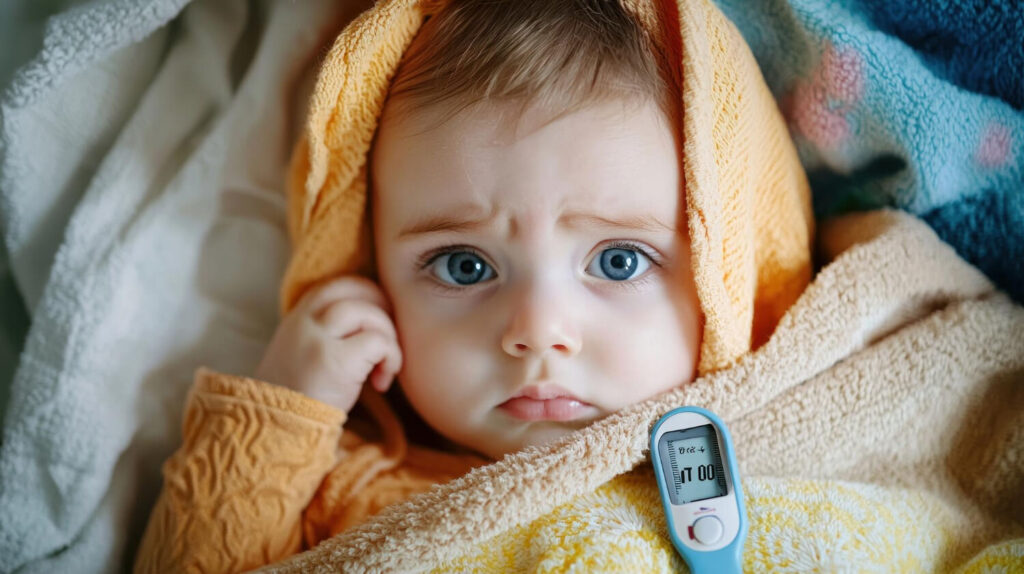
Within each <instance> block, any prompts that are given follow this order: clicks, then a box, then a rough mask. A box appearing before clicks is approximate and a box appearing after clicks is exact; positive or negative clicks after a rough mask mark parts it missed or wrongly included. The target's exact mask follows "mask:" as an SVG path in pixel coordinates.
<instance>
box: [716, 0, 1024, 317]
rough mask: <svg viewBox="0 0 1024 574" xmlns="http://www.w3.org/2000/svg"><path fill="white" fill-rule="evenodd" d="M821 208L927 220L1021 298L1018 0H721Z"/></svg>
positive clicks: (1023, 238) (1021, 26)
mask: <svg viewBox="0 0 1024 574" xmlns="http://www.w3.org/2000/svg"><path fill="white" fill-rule="evenodd" d="M717 2H718V5H719V6H720V7H721V8H722V10H723V11H724V12H725V13H726V14H727V15H728V16H729V18H731V19H732V20H733V22H735V23H736V26H737V28H738V29H739V30H740V32H741V33H742V34H743V35H744V37H745V38H746V40H747V42H748V43H749V44H750V46H751V49H752V50H753V52H754V55H755V56H756V57H757V60H758V63H759V64H760V65H761V69H762V71H763V73H764V75H765V79H766V80H767V82H768V85H769V87H770V88H771V90H772V92H773V94H774V95H775V97H776V98H777V100H778V101H779V104H780V107H781V108H782V110H783V112H784V113H785V115H786V118H787V121H788V122H789V125H790V130H791V132H792V135H793V138H794V141H795V142H796V144H797V149H798V151H799V152H800V157H801V160H802V161H803V163H804V166H805V167H806V168H807V172H808V175H809V178H810V182H811V188H812V189H813V192H814V207H815V213H816V215H818V216H819V217H827V216H830V215H836V214H839V213H843V212H848V211H852V210H860V209H873V208H877V207H883V206H888V207H897V208H901V209H905V210H907V211H909V212H911V213H913V214H915V215H917V216H919V217H921V218H922V219H924V220H925V221H927V222H928V223H929V224H930V225H931V226H932V227H933V228H934V229H935V231H936V232H937V233H938V234H939V236H940V237H942V239H943V240H944V241H946V242H947V243H949V244H950V245H952V246H953V247H954V248H955V249H956V250H957V252H958V253H959V254H960V255H961V256H962V257H964V258H965V259H967V260H968V261H970V262H971V263H972V264H974V265H975V266H977V267H978V268H979V269H981V270H982V271H984V272H985V273H987V274H988V275H989V277H990V278H991V279H992V280H993V281H994V282H995V283H996V284H997V285H999V287H1000V288H1002V289H1003V290H1005V291H1007V292H1008V293H1009V294H1010V295H1011V296H1012V297H1013V298H1014V299H1016V300H1017V301H1018V302H1024V111H1022V108H1024V2H1020V1H1019V0H1003V1H1001V2H1000V1H992V0H960V1H952V2H939V1H935V0H842V1H828V2H826V1H824V0H762V1H758V2H750V1H749V0H717Z"/></svg>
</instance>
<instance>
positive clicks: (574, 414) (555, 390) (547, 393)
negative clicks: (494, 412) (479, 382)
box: [498, 385, 594, 421]
mask: <svg viewBox="0 0 1024 574" xmlns="http://www.w3.org/2000/svg"><path fill="white" fill-rule="evenodd" d="M498 409H500V410H501V411H503V412H504V413H505V414H507V415H509V416H511V417H513V418H517V419H520V420H524V421H572V420H576V419H579V418H583V417H584V416H587V415H590V414H593V413H592V411H593V410H594V407H593V405H591V404H589V403H586V402H583V401H581V400H580V399H578V398H576V397H574V396H573V395H572V394H570V393H569V392H567V391H565V390H563V389H561V388H559V387H557V386H555V385H531V386H528V387H526V388H524V389H523V391H522V392H521V393H519V394H518V395H516V396H514V397H512V398H511V399H509V400H507V401H505V402H503V403H501V404H500V405H498Z"/></svg>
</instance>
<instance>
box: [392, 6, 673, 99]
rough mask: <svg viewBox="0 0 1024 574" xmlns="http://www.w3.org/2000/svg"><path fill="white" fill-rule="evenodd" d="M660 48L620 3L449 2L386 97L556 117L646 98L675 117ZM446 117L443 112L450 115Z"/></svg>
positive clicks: (427, 27)
mask: <svg viewBox="0 0 1024 574" xmlns="http://www.w3.org/2000/svg"><path fill="white" fill-rule="evenodd" d="M666 62H667V58H666V55H665V50H664V49H663V48H662V47H661V46H659V45H657V43H656V42H655V41H654V39H653V38H652V36H651V35H650V34H649V33H648V32H647V30H646V29H645V28H644V27H643V25H642V24H641V22H640V21H639V20H638V19H637V17H636V16H634V15H633V14H632V13H631V12H630V11H629V10H627V9H626V8H625V7H624V6H623V5H622V3H621V1H620V0H451V1H450V2H448V3H447V5H445V6H444V7H443V8H442V9H441V10H440V11H439V12H438V13H437V14H435V15H434V16H432V17H431V18H429V19H428V20H427V21H426V22H425V23H424V24H423V27H422V28H421V30H420V32H419V34H418V35H417V37H416V39H415V40H414V41H413V45H412V46H410V48H409V50H408V52H407V53H406V56H405V59H404V60H403V62H402V64H401V66H400V67H399V69H398V71H397V74H396V77H395V81H394V85H393V86H392V88H391V93H390V97H391V98H392V99H393V100H399V101H401V104H400V105H399V107H400V108H403V109H408V108H422V107H435V106H441V105H444V106H445V107H447V108H448V111H449V112H450V115H454V114H455V113H457V112H458V111H459V110H461V109H464V108H466V107H468V106H471V105H473V104H475V103H477V102H480V101H484V100H489V101H498V102H505V101H510V102H517V103H519V104H521V105H522V106H523V107H524V108H525V107H527V106H529V105H541V106H544V107H545V108H546V109H547V110H549V111H551V112H553V115H554V116H556V117H557V116H560V115H563V114H566V113H571V112H573V111H576V110H578V109H580V108H582V107H584V106H586V105H588V104H591V103H596V102H598V101H603V100H610V99H615V98H617V99H649V100H650V101H653V102H654V103H656V104H658V105H659V106H661V107H662V109H663V110H664V111H665V113H666V115H667V116H668V117H670V118H671V117H674V114H675V111H674V105H675V104H674V102H678V93H679V89H678V86H677V81H676V80H675V78H674V76H673V75H672V74H671V72H669V68H668V66H667V65H666ZM449 117H450V116H449Z"/></svg>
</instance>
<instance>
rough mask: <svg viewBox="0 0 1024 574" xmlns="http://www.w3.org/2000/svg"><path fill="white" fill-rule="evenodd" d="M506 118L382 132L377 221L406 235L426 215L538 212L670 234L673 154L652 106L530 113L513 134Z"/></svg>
mask: <svg viewBox="0 0 1024 574" xmlns="http://www.w3.org/2000/svg"><path fill="white" fill-rule="evenodd" d="M510 113H512V109H510V107H509V106H491V107H479V108H476V109H472V110H467V111H466V113H464V114H460V115H458V116H456V117H452V118H448V119H446V120H445V121H444V122H443V123H441V124H439V125H435V126H431V127H428V128H427V129H424V122H427V123H428V124H429V122H430V121H431V119H432V118H426V119H423V118H405V119H403V118H401V117H399V118H395V119H397V120H398V121H396V122H393V123H391V125H390V126H388V125H382V127H381V131H380V133H379V134H378V140H377V145H376V149H375V153H374V156H373V163H374V165H373V167H372V169H373V176H374V177H373V193H374V197H375V199H374V202H375V212H377V215H378V216H379V215H381V214H386V215H388V217H389V218H397V219H399V220H401V221H402V223H403V226H407V225H408V222H410V221H418V220H422V219H423V218H424V217H425V215H427V214H429V215H430V216H432V217H435V218H437V217H441V216H445V217H449V216H447V215H445V214H450V213H456V214H458V213H468V212H471V211H475V212H476V213H472V214H470V215H471V216H472V217H471V218H472V219H474V220H480V219H481V218H485V217H491V216H493V213H490V214H489V213H487V212H488V211H490V212H506V213H509V214H519V216H518V217H519V218H520V219H524V220H529V219H530V217H528V216H529V214H531V213H537V212H544V213H546V214H547V217H548V218H550V217H551V216H552V214H556V213H557V214H562V213H568V214H581V213H586V214H591V215H595V214H601V218H603V219H614V218H632V219H634V220H636V219H640V218H646V219H647V220H653V219H657V220H659V221H662V222H665V224H666V226H667V227H670V228H672V229H675V228H677V225H676V216H677V213H678V211H679V191H680V177H679V169H678V164H679V162H678V155H677V149H676V145H675V138H674V137H673V134H672V133H671V131H670V130H669V128H668V125H667V122H665V121H664V118H663V116H662V114H661V112H660V108H658V107H657V106H656V105H654V104H641V105H624V104H622V103H620V102H610V103H607V104H605V105H594V106H590V107H587V108H584V109H581V110H579V111H576V112H572V113H570V114H566V115H563V116H561V117H557V118H553V119H550V118H545V117H543V116H542V115H540V114H538V115H536V116H534V117H528V118H517V119H516V121H519V122H520V123H522V122H523V121H526V122H529V124H528V125H525V127H518V128H512V127H509V125H508V124H507V123H506V124H504V125H503V124H502V123H503V122H507V120H506V117H507V115H508V114H510ZM433 119H436V117H435V118H433ZM404 121H408V122H410V123H406V124H405V125H402V123H403V122H404ZM509 130H513V131H511V132H510V131H509ZM473 206H475V207H473ZM449 218H450V217H449ZM463 219H466V217H463ZM568 220H570V221H574V222H575V223H577V224H578V225H582V224H583V223H585V222H589V223H598V222H599V218H597V217H590V218H568ZM510 221H511V220H510Z"/></svg>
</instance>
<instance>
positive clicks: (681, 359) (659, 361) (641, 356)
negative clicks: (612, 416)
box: [595, 310, 694, 408]
mask: <svg viewBox="0 0 1024 574" xmlns="http://www.w3.org/2000/svg"><path fill="white" fill-rule="evenodd" d="M603 335H604V336H603V337H601V338H600V339H599V343H598V345H597V346H598V348H597V349H595V351H596V354H595V356H596V357H598V360H600V361H601V368H602V370H603V371H604V373H605V374H606V376H607V377H608V378H609V379H610V384H611V386H612V388H611V389H609V390H608V392H609V393H610V395H611V396H612V397H613V399H612V400H613V401H614V402H615V403H617V404H616V405H615V407H616V408H622V407H624V406H627V405H630V404H633V403H636V402H639V401H642V400H644V399H646V398H648V397H650V396H653V395H655V394H657V393H659V392H661V391H663V390H666V389H669V388H672V387H675V386H677V385H679V384H682V383H684V382H686V381H687V380H688V378H689V373H690V372H691V371H692V364H693V361H694V357H693V354H694V350H693V349H691V347H692V346H693V345H692V344H690V343H688V342H687V340H686V339H687V338H686V337H685V336H684V335H683V330H682V329H681V328H680V325H679V324H678V323H677V322H676V321H674V320H672V318H671V315H670V314H669V312H668V310H663V312H661V313H645V314H643V315H642V316H639V317H635V318H634V320H633V321H629V322H627V323H626V324H623V325H620V327H619V328H617V329H612V330H606V331H605V332H604V333H603Z"/></svg>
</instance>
